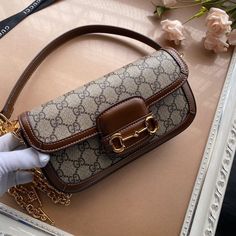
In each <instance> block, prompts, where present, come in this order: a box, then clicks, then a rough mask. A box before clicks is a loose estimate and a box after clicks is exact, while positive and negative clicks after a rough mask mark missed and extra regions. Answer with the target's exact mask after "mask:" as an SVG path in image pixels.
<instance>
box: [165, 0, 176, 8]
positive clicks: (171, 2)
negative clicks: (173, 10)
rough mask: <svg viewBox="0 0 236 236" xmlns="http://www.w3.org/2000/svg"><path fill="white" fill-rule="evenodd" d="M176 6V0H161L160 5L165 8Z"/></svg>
mask: <svg viewBox="0 0 236 236" xmlns="http://www.w3.org/2000/svg"><path fill="white" fill-rule="evenodd" d="M176 4H177V1H176V0H161V5H163V6H165V7H173V6H175V5H176Z"/></svg>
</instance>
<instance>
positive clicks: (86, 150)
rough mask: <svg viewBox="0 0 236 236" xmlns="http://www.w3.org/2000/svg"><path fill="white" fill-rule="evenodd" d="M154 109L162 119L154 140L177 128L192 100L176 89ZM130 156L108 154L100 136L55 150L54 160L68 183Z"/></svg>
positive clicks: (53, 165) (57, 168) (84, 177)
mask: <svg viewBox="0 0 236 236" xmlns="http://www.w3.org/2000/svg"><path fill="white" fill-rule="evenodd" d="M150 111H151V112H152V113H153V114H154V116H155V117H156V119H157V121H158V123H159V130H158V132H157V134H156V135H155V137H154V138H153V139H152V140H151V141H150V142H157V140H159V139H161V138H162V137H163V136H165V135H166V134H167V133H170V132H172V131H173V130H175V129H176V128H177V127H178V126H179V125H180V124H181V123H183V122H184V120H185V119H186V117H187V115H188V114H189V103H188V100H187V98H186V96H185V94H184V92H183V90H182V88H180V89H178V90H176V91H175V92H173V93H172V94H170V95H168V96H167V97H165V98H164V99H162V100H161V101H159V102H157V103H156V104H153V105H152V106H151V107H150ZM125 158H126V157H119V156H117V155H115V156H112V155H108V154H107V153H106V152H105V151H104V149H103V147H102V145H101V142H100V139H99V136H96V137H92V138H90V139H88V140H86V141H83V142H81V143H79V144H76V145H73V146H71V147H69V148H66V149H64V150H61V151H57V152H54V153H51V159H50V163H51V166H52V167H53V169H54V171H55V172H56V173H57V176H58V178H59V179H60V180H61V181H62V182H64V183H65V184H80V183H82V182H83V181H84V180H86V179H88V178H90V177H91V176H94V175H96V174H98V173H99V172H101V171H104V170H105V169H107V168H109V167H111V166H113V165H115V164H118V163H119V162H122V161H123V160H124V159H125Z"/></svg>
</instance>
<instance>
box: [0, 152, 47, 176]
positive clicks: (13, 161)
mask: <svg viewBox="0 0 236 236" xmlns="http://www.w3.org/2000/svg"><path fill="white" fill-rule="evenodd" d="M48 161H49V155H47V154H43V153H40V152H37V151H35V150H34V149H32V148H27V149H23V150H17V151H12V152H1V153H0V174H2V175H3V174H6V173H9V172H12V171H16V170H18V169H23V170H24V169H32V168H37V167H44V166H45V165H46V164H47V163H48Z"/></svg>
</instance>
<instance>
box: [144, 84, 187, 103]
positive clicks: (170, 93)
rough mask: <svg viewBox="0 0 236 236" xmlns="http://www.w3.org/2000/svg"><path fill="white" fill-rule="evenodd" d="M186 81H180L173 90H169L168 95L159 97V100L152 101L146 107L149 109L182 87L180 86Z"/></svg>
mask: <svg viewBox="0 0 236 236" xmlns="http://www.w3.org/2000/svg"><path fill="white" fill-rule="evenodd" d="M185 82H186V81H185V80H184V81H182V82H181V83H180V84H179V85H178V86H177V87H174V88H173V89H171V90H170V91H169V92H168V93H165V94H163V96H161V97H160V98H159V99H157V101H153V102H151V103H150V104H148V107H150V106H151V105H153V104H154V103H157V102H159V101H160V100H161V99H163V98H164V97H167V96H168V95H170V94H171V93H172V92H174V91H176V90H177V89H179V88H180V87H182V85H183V84H184V83H185Z"/></svg>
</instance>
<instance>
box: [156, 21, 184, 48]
mask: <svg viewBox="0 0 236 236" xmlns="http://www.w3.org/2000/svg"><path fill="white" fill-rule="evenodd" d="M161 26H162V30H163V31H164V32H165V38H166V39H167V40H171V41H174V42H175V44H176V45H177V44H179V42H180V41H181V40H183V39H185V36H184V30H185V29H184V26H183V25H182V23H181V22H180V21H178V20H163V21H161Z"/></svg>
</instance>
